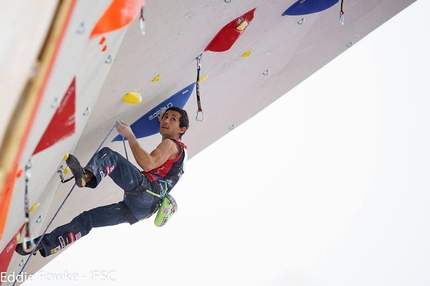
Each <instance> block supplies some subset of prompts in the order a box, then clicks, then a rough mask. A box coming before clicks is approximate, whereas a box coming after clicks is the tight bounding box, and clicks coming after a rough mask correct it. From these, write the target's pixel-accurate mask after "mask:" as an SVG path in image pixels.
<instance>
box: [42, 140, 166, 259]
mask: <svg viewBox="0 0 430 286" xmlns="http://www.w3.org/2000/svg"><path fill="white" fill-rule="evenodd" d="M84 169H85V170H87V171H90V172H91V173H93V174H94V177H92V179H91V181H90V182H88V183H87V187H90V188H95V187H97V186H98V184H99V183H100V182H101V181H102V179H103V178H104V177H106V176H109V177H110V178H111V179H112V180H113V181H114V182H115V183H116V184H117V185H118V186H119V187H120V188H122V189H123V190H124V200H123V201H120V202H118V203H114V204H111V205H106V206H101V207H97V208H94V209H91V210H88V211H84V212H83V213H81V214H80V215H78V216H76V217H75V218H74V219H73V220H72V221H71V222H69V223H68V224H65V225H62V226H59V227H57V228H56V229H55V230H53V231H52V232H51V233H47V234H45V235H44V236H43V238H42V240H41V242H40V245H41V246H42V251H41V254H42V255H43V256H48V255H51V254H54V253H56V252H57V251H59V250H61V249H63V248H64V247H65V246H66V245H68V244H70V243H72V242H74V241H75V240H77V239H79V238H81V237H82V236H85V235H87V234H88V233H89V232H90V231H91V229H92V228H93V227H103V226H110V225H117V224H120V223H125V222H128V223H130V224H132V223H135V222H137V221H139V220H142V219H145V218H148V217H149V216H150V215H151V214H152V213H153V211H154V208H155V207H156V205H157V203H159V201H160V199H159V198H157V197H155V196H154V195H151V194H149V193H148V192H146V191H145V190H151V191H152V192H155V193H158V194H159V193H160V190H161V187H160V182H158V181H155V182H150V181H149V180H148V178H147V177H146V176H144V175H142V173H141V172H140V170H139V169H138V168H136V167H135V166H134V165H133V164H131V163H130V162H129V161H128V160H127V159H125V158H124V157H122V156H121V155H120V154H119V153H117V152H115V151H113V150H111V149H109V148H107V147H105V148H102V149H101V150H100V151H99V152H97V153H96V154H94V156H93V157H92V158H91V159H90V161H89V162H88V164H87V165H86V166H85V167H84ZM136 190H140V192H137V193H136ZM131 191H134V192H131ZM127 193H129V194H127ZM39 239H40V237H39V238H37V240H39Z"/></svg>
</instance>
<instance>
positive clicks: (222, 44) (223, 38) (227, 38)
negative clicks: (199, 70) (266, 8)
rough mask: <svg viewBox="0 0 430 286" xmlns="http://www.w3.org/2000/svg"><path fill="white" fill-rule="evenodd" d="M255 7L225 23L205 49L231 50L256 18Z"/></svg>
mask: <svg viewBox="0 0 430 286" xmlns="http://www.w3.org/2000/svg"><path fill="white" fill-rule="evenodd" d="M255 9H257V8H254V9H252V10H250V11H249V12H246V13H245V14H243V15H242V16H240V17H238V18H236V19H234V20H233V21H231V22H230V23H228V24H227V25H225V26H224V27H223V28H222V29H221V30H220V31H219V32H218V34H217V35H216V36H215V37H214V38H213V39H212V41H211V42H210V43H209V45H208V46H207V47H206V48H205V51H211V52H225V51H227V50H229V49H230V48H231V47H232V46H233V44H234V43H235V42H236V41H237V39H238V38H239V37H240V35H242V33H243V32H244V31H245V29H246V28H247V26H248V25H249V23H250V22H251V21H252V19H254V12H255Z"/></svg>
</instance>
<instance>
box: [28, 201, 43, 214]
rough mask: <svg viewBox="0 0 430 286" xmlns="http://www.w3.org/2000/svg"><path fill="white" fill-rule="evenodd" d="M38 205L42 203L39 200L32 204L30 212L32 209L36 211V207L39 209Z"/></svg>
mask: <svg viewBox="0 0 430 286" xmlns="http://www.w3.org/2000/svg"><path fill="white" fill-rule="evenodd" d="M38 206H40V203H39V202H35V203H34V204H33V205H32V206H31V208H30V209H29V210H28V212H30V213H31V212H32V211H34V210H35V209H37V207H38Z"/></svg>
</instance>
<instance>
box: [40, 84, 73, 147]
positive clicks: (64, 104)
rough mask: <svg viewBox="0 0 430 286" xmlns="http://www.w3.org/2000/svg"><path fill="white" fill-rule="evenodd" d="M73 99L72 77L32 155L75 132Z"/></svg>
mask: <svg viewBox="0 0 430 286" xmlns="http://www.w3.org/2000/svg"><path fill="white" fill-rule="evenodd" d="M75 101H76V79H75V78H73V80H72V83H71V84H70V86H69V88H68V89H67V91H66V94H65V95H64V97H63V100H62V101H61V104H60V106H59V107H58V109H57V111H56V112H55V114H54V117H52V119H51V122H50V123H49V125H48V128H46V130H45V133H44V134H43V136H42V138H41V139H40V141H39V144H38V145H37V147H36V150H34V153H33V155H34V154H37V153H39V152H40V151H42V150H45V149H46V148H48V147H50V146H52V145H54V144H55V143H57V142H58V141H60V140H61V139H64V138H65V137H67V136H70V135H72V134H73V133H74V132H75Z"/></svg>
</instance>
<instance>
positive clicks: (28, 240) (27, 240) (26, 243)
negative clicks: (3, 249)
mask: <svg viewBox="0 0 430 286" xmlns="http://www.w3.org/2000/svg"><path fill="white" fill-rule="evenodd" d="M31 165H32V164H31V159H30V160H28V162H27V165H25V192H24V212H25V235H24V240H23V243H22V248H23V249H24V250H25V251H26V252H30V251H32V250H33V249H34V248H35V247H36V244H35V243H34V239H33V237H32V236H31V234H30V208H29V203H28V184H29V181H30V177H31Z"/></svg>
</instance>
